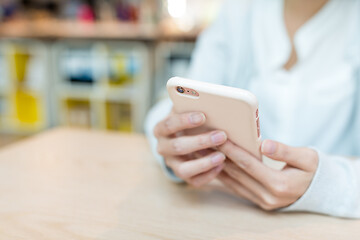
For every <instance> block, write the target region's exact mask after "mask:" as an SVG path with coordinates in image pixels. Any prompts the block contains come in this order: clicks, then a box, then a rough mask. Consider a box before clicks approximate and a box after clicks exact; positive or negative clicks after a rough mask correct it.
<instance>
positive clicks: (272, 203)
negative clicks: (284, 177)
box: [260, 196, 278, 211]
mask: <svg viewBox="0 0 360 240" xmlns="http://www.w3.org/2000/svg"><path fill="white" fill-rule="evenodd" d="M260 207H261V208H262V209H264V210H266V211H271V210H274V209H276V208H278V200H277V199H276V198H274V197H272V196H266V197H264V198H263V203H262V205H261V206H260Z"/></svg>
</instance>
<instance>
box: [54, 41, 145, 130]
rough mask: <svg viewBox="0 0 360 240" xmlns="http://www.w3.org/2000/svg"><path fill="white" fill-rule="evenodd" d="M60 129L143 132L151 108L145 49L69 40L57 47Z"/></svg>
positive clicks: (55, 56) (57, 91)
mask: <svg viewBox="0 0 360 240" xmlns="http://www.w3.org/2000/svg"><path fill="white" fill-rule="evenodd" d="M53 58H54V66H55V73H56V74H55V76H57V77H56V79H55V82H56V83H55V86H56V87H55V88H56V94H55V96H56V100H55V102H56V105H57V106H58V107H57V108H58V111H57V114H58V118H55V119H60V122H59V123H58V124H66V125H76V126H79V125H80V126H83V127H91V128H100V129H109V130H119V131H137V132H140V131H141V130H142V125H143V119H144V117H145V114H146V111H147V109H148V107H149V97H150V91H149V87H150V79H149V78H150V69H149V64H148V63H149V53H148V50H147V48H146V46H145V45H144V44H141V43H134V42H131V43H130V42H109V41H101V42H100V41H86V42H84V41H64V42H61V43H57V44H55V46H54V52H53Z"/></svg>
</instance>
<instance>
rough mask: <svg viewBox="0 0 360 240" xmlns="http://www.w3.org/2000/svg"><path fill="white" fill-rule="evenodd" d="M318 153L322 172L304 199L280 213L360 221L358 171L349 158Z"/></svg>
mask: <svg viewBox="0 0 360 240" xmlns="http://www.w3.org/2000/svg"><path fill="white" fill-rule="evenodd" d="M314 150H315V151H317V153H318V156H319V163H318V168H317V170H316V172H315V175H314V178H313V180H312V182H311V184H310V186H309V187H308V189H307V191H306V192H305V193H304V195H303V196H302V197H301V198H299V199H298V200H297V201H296V202H295V203H293V204H292V205H290V206H288V207H286V208H282V209H279V210H278V211H280V212H290V211H305V212H316V213H321V214H326V215H332V216H337V217H347V218H359V217H360V216H359V207H358V205H359V204H358V203H357V200H358V199H359V194H358V192H357V191H358V190H359V189H357V188H358V183H357V181H356V179H357V176H356V170H355V169H353V168H352V166H351V164H350V162H349V161H350V160H349V159H347V158H345V157H339V156H328V155H325V154H324V153H322V152H320V151H318V150H317V149H314Z"/></svg>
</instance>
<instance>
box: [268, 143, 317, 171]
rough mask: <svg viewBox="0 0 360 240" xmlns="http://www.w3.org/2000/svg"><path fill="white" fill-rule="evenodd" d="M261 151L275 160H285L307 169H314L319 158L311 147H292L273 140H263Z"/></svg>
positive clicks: (294, 165) (292, 164)
mask: <svg viewBox="0 0 360 240" xmlns="http://www.w3.org/2000/svg"><path fill="white" fill-rule="evenodd" d="M261 152H262V154H264V155H265V156H267V157H269V158H271V159H273V160H278V161H282V162H285V163H287V164H288V165H290V166H292V167H295V168H299V169H302V170H305V171H310V170H312V169H313V165H314V163H315V164H317V159H318V156H317V153H316V151H314V150H312V149H310V148H302V147H290V146H287V145H285V144H282V143H279V142H276V141H272V140H264V141H263V142H262V144H261Z"/></svg>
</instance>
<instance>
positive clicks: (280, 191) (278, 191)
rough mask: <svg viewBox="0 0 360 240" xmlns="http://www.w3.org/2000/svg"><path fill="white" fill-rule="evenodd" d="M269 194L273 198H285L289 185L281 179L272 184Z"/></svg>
mask: <svg viewBox="0 0 360 240" xmlns="http://www.w3.org/2000/svg"><path fill="white" fill-rule="evenodd" d="M271 192H272V193H273V194H274V195H275V196H279V197H282V196H285V195H287V194H288V192H289V184H288V183H287V181H286V179H285V178H283V177H281V178H279V179H278V180H276V181H274V184H273V185H272V187H271Z"/></svg>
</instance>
